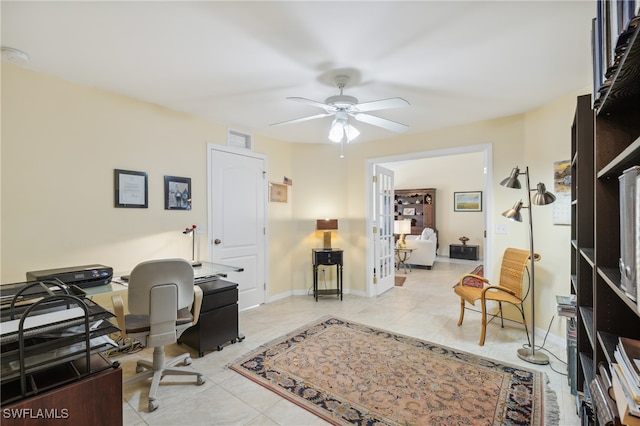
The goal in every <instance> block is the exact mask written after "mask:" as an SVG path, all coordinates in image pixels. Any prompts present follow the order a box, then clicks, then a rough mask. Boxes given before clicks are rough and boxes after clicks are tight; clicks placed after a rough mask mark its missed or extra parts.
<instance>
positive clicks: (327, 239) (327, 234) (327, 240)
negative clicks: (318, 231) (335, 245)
mask: <svg viewBox="0 0 640 426" xmlns="http://www.w3.org/2000/svg"><path fill="white" fill-rule="evenodd" d="M323 248H324V249H325V250H331V231H324V235H323Z"/></svg>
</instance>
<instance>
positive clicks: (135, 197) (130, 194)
mask: <svg viewBox="0 0 640 426" xmlns="http://www.w3.org/2000/svg"><path fill="white" fill-rule="evenodd" d="M113 172H114V173H113V179H114V188H115V191H114V192H115V194H114V195H115V201H114V207H125V208H138V209H146V208H147V207H148V206H149V198H148V189H149V186H148V185H149V182H148V176H147V173H145V172H134V171H131V170H120V169H115V170H114V171H113Z"/></svg>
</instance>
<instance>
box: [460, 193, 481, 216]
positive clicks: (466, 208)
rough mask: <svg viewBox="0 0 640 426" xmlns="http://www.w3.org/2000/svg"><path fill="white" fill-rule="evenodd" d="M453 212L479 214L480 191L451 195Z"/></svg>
mask: <svg viewBox="0 0 640 426" xmlns="http://www.w3.org/2000/svg"><path fill="white" fill-rule="evenodd" d="M453 211H454V212H481V211H482V191H467V192H454V193H453Z"/></svg>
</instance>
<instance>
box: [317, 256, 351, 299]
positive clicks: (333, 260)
mask: <svg viewBox="0 0 640 426" xmlns="http://www.w3.org/2000/svg"><path fill="white" fill-rule="evenodd" d="M342 254H343V250H341V249H339V248H331V249H312V251H311V258H312V259H311V260H312V261H313V297H315V299H316V302H317V301H318V296H319V295H327V294H337V295H338V297H339V298H340V300H342V266H343V264H342V261H343V259H342V257H343V256H342ZM320 265H325V266H332V265H335V266H336V270H337V283H336V284H337V288H332V289H323V290H318V266H320Z"/></svg>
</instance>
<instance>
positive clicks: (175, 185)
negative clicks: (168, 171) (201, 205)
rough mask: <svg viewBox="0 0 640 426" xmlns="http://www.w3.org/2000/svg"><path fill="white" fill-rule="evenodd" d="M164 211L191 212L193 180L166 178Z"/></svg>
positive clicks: (175, 177)
mask: <svg viewBox="0 0 640 426" xmlns="http://www.w3.org/2000/svg"><path fill="white" fill-rule="evenodd" d="M164 209H165V210H191V178H185V177H177V176H165V177H164Z"/></svg>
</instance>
